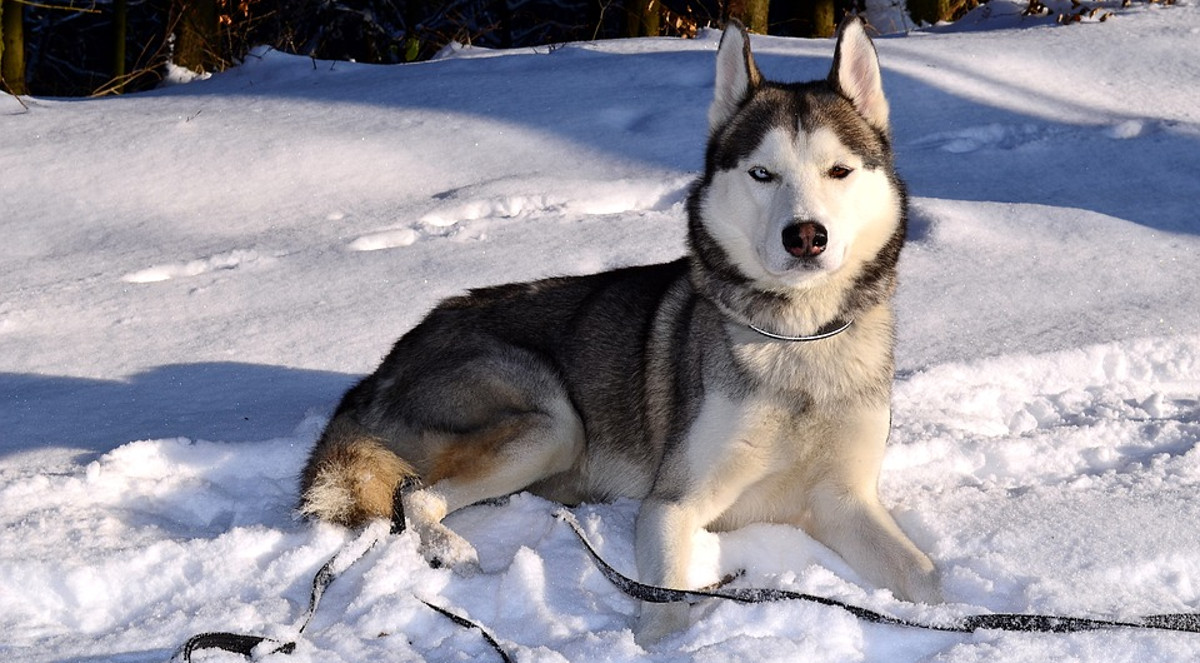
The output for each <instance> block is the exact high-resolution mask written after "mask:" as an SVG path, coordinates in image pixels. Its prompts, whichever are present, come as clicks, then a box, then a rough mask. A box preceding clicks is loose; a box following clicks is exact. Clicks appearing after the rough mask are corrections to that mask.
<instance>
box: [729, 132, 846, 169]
mask: <svg viewBox="0 0 1200 663" xmlns="http://www.w3.org/2000/svg"><path fill="white" fill-rule="evenodd" d="M861 161H862V157H860V156H859V155H857V154H855V153H854V151H853V150H851V149H850V147H849V146H847V145H846V144H845V143H844V142H843V141H842V139H841V137H840V136H839V135H838V134H837V132H836V131H834V130H833V129H831V128H829V127H817V128H816V129H815V130H813V131H805V130H799V131H793V130H790V129H788V128H782V127H776V128H773V129H771V130H770V131H768V132H767V133H766V134H765V135H764V136H763V139H762V140H761V141H759V144H758V146H757V147H756V148H755V149H754V151H753V152H751V153H750V154H748V155H747V156H746V158H745V159H743V160H742V164H743V165H761V166H764V167H770V166H772V165H773V166H775V167H777V168H778V167H789V166H790V167H801V166H804V165H811V166H816V167H818V168H826V167H829V166H831V165H834V163H835V162H837V163H842V164H843V165H848V166H851V165H852V166H857V165H859V163H861Z"/></svg>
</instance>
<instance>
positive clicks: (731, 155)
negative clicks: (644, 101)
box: [689, 19, 905, 293]
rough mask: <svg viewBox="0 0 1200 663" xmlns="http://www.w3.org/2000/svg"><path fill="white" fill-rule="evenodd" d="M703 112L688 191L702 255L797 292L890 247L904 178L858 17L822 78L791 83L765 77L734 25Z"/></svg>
mask: <svg viewBox="0 0 1200 663" xmlns="http://www.w3.org/2000/svg"><path fill="white" fill-rule="evenodd" d="M708 120H709V131H710V136H709V144H708V152H707V156H706V168H705V173H704V176H703V177H702V179H701V180H700V181H699V182H698V183H697V186H696V187H695V189H694V190H693V192H692V196H691V198H690V200H689V215H690V222H689V223H690V233H689V235H690V240H691V243H692V249H693V252H694V253H695V254H696V255H697V256H698V257H699V259H700V260H702V261H704V262H705V263H707V264H708V265H709V266H710V267H715V268H717V269H718V270H720V271H724V272H726V273H727V275H729V276H731V277H734V280H739V281H741V282H743V283H747V282H748V283H749V284H750V285H752V286H753V287H754V288H755V289H757V290H764V291H770V292H777V293H795V292H797V290H803V289H807V288H812V287H815V286H818V285H819V284H821V283H823V282H827V281H828V280H830V278H831V277H833V276H834V275H843V276H848V277H851V278H857V277H858V275H859V274H861V273H862V272H863V271H864V269H868V265H871V263H873V262H878V260H879V258H880V257H881V254H885V253H893V254H898V252H899V246H898V244H899V243H900V242H902V241H903V226H904V207H905V198H904V189H903V186H902V184H901V183H900V181H899V179H898V178H897V177H896V175H895V172H894V169H893V161H892V154H891V148H890V132H889V125H888V103H887V99H886V98H884V94H883V87H882V83H881V78H880V71H879V62H878V60H877V58H876V55H875V46H874V45H873V44H872V43H871V39H870V38H869V37H868V36H867V34H866V32H865V31H864V28H863V24H862V22H861V21H860V20H858V19H849V20H847V21H846V22H844V23H843V24H842V26H841V28H840V29H839V32H838V39H837V46H836V50H835V53H834V59H833V67H832V69H831V70H830V72H829V76H828V78H827V79H825V80H819V81H812V82H807V83H790V84H782V83H776V82H772V81H768V80H765V79H764V78H763V77H762V75H761V74H760V73H759V70H758V67H757V66H756V65H755V63H754V58H753V56H752V55H751V53H750V41H749V38H748V36H747V35H746V32H745V31H744V30H743V29H742V27H741V26H740V25H736V24H735V25H731V26H730V27H729V29H727V30H726V31H725V34H724V36H723V38H722V39H721V45H720V48H719V50H718V53H717V75H716V90H715V95H714V98H713V101H712V105H711V106H710V108H709V111H708ZM891 245H894V246H891ZM895 257H896V256H895V255H891V256H890V261H891V262H892V263H894V261H895Z"/></svg>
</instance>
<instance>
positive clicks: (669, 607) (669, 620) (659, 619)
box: [633, 603, 688, 649]
mask: <svg viewBox="0 0 1200 663" xmlns="http://www.w3.org/2000/svg"><path fill="white" fill-rule="evenodd" d="M687 625H688V605H687V604H686V603H643V604H642V614H641V615H640V616H639V617H638V625H637V631H636V632H634V635H633V639H634V640H636V641H637V643H638V645H640V646H641V647H642V648H643V649H645V648H646V647H649V646H650V645H653V644H655V643H657V642H658V641H659V640H662V639H663V638H665V637H667V636H668V635H671V634H672V633H677V632H679V631H682V630H683V629H685V628H687Z"/></svg>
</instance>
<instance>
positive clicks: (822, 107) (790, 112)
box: [711, 82, 888, 170]
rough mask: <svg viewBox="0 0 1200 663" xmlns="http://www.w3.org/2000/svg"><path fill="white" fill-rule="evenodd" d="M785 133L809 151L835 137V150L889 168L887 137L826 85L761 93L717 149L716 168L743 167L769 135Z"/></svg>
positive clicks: (768, 89)
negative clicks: (818, 139)
mask: <svg viewBox="0 0 1200 663" xmlns="http://www.w3.org/2000/svg"><path fill="white" fill-rule="evenodd" d="M780 132H782V133H785V134H787V136H788V140H789V141H791V142H793V143H794V144H793V145H792V146H791V148H790V149H793V150H796V149H803V148H805V144H807V143H811V142H812V140H811V137H814V136H817V135H822V134H829V135H831V136H832V137H833V140H831V141H828V143H829V144H830V145H835V146H840V148H842V149H843V150H844V151H845V153H848V154H854V155H857V156H858V157H859V159H861V162H862V165H863V166H864V167H866V168H869V169H875V168H877V167H880V166H886V165H887V164H888V159H887V157H886V152H887V146H886V141H885V138H884V137H882V136H881V135H879V134H878V133H877V132H875V131H874V130H873V129H871V127H870V125H868V124H867V122H866V120H865V119H863V118H862V116H860V115H859V114H858V112H857V111H855V110H854V107H853V106H852V105H851V104H850V102H849V101H847V100H846V99H844V98H842V97H841V96H840V95H838V94H837V93H836V92H833V91H832V90H830V89H828V88H827V87H826V86H825V84H824V83H823V82H815V83H803V84H787V85H768V86H766V87H764V88H761V89H759V90H758V91H756V92H755V94H754V97H753V98H752V99H751V100H750V101H749V102H748V103H746V104H745V105H744V106H743V107H742V109H741V110H739V111H738V113H737V115H735V116H734V117H733V119H732V120H731V121H730V122H729V124H728V125H727V126H725V127H724V128H723V130H722V131H721V132H720V134H719V135H718V136H717V137H716V138H715V140H714V142H713V143H712V144H711V148H712V149H713V152H712V154H711V156H712V157H713V158H714V159H715V161H714V163H713V165H714V166H715V167H716V168H717V169H719V170H731V169H734V168H738V167H740V166H741V165H742V164H743V163H744V162H745V160H746V159H747V158H750V157H752V156H753V155H756V154H759V153H761V149H762V148H763V147H764V144H765V143H766V141H767V140H768V137H769V136H772V135H773V134H778V133H780ZM800 141H804V143H805V144H802V143H801V142H800Z"/></svg>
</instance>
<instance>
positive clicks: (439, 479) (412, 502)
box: [403, 394, 584, 573]
mask: <svg viewBox="0 0 1200 663" xmlns="http://www.w3.org/2000/svg"><path fill="white" fill-rule="evenodd" d="M431 437H433V438H436V439H434V440H431V441H430V442H428V443H427V444H428V448H430V449H431V451H430V458H429V463H428V465H429V468H428V473H427V476H425V477H424V479H425V487H423V488H420V489H418V490H415V491H412V492H410V493H408V494H406V495H404V497H403V505H404V512H405V515H406V516H407V518H408V520H409V524H410V525H411V526H412V527H413V529H415V530H416V531H417V534H418V535H419V536H420V538H421V552H422V554H423V555H424V556H425V558H426V559H427V560H428V561H429V562H430V563H431V564H433V565H435V566H440V565H446V566H451V567H453V568H455V570H456V571H459V572H462V573H471V572H473V571H474V570H476V569H477V568H478V556H477V554H476V552H475V549H474V548H473V547H472V546H471V545H470V544H469V543H467V541H466V540H465V539H463V538H462V537H460V536H459V535H457V534H455V533H454V532H453V531H451V530H450V529H449V528H447V527H446V526H445V525H443V524H442V522H441V521H442V519H443V518H445V517H446V516H447V515H449V514H451V513H453V512H454V511H456V510H458V509H461V508H463V507H466V506H469V505H471V504H474V503H476V502H479V501H482V500H486V499H491V498H495V497H502V496H504V495H509V494H511V493H515V492H517V491H519V490H522V489H524V488H527V487H529V486H530V485H532V484H534V483H536V482H538V481H540V480H542V479H545V478H547V477H550V476H552V475H555V474H559V473H562V472H566V471H568V470H570V469H571V468H572V467H573V466H574V465H575V464H576V462H577V460H578V458H579V456H580V454H581V452H582V449H583V444H584V442H583V424H582V422H581V421H580V420H579V416H578V415H577V414H576V413H575V410H574V408H573V407H572V406H571V404H570V402H569V401H568V400H567V399H566V397H565V394H564V395H563V397H562V398H561V399H559V400H558V401H557V402H555V403H553V404H552V405H551V406H550V407H548V408H545V409H544V410H541V411H537V412H526V413H520V414H513V415H510V416H508V417H505V418H504V419H502V420H500V421H498V422H496V423H494V424H492V425H490V426H488V427H486V428H483V429H480V430H477V431H472V432H469V433H461V434H444V433H443V434H436V435H431Z"/></svg>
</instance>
